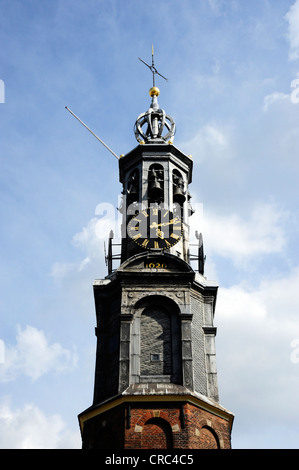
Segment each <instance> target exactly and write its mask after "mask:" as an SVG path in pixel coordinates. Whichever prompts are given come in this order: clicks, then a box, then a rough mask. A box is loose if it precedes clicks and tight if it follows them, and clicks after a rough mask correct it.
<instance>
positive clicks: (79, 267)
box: [51, 203, 121, 281]
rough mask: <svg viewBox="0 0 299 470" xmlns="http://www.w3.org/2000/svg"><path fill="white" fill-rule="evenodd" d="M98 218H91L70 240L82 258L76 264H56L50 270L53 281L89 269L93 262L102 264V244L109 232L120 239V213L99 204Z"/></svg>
mask: <svg viewBox="0 0 299 470" xmlns="http://www.w3.org/2000/svg"><path fill="white" fill-rule="evenodd" d="M95 213H96V215H97V216H100V217H93V218H91V219H90V220H89V221H88V223H87V225H86V226H85V227H83V228H82V230H81V231H80V232H78V233H76V234H75V235H74V236H73V238H72V245H73V246H74V247H76V248H78V249H79V250H80V251H82V252H83V253H84V258H83V259H80V260H79V261H76V262H71V263H70V262H56V263H54V264H53V266H52V269H51V276H52V277H53V278H54V279H55V280H59V281H60V280H62V279H64V278H66V277H67V276H72V275H74V274H75V273H80V272H81V271H84V270H86V268H88V267H91V265H92V264H94V262H96V263H99V261H100V262H101V263H103V262H104V243H106V247H107V241H108V238H109V233H110V231H111V230H113V232H114V239H116V238H119V237H120V227H121V223H120V217H121V215H120V212H119V211H117V208H116V207H114V206H113V205H112V204H111V203H100V204H98V205H97V207H96V209H95Z"/></svg>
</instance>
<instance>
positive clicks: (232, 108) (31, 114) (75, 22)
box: [0, 0, 299, 448]
mask: <svg viewBox="0 0 299 470" xmlns="http://www.w3.org/2000/svg"><path fill="white" fill-rule="evenodd" d="M0 9H1V15H0V45H1V47H0V80H1V82H0V85H2V86H1V88H0V101H1V102H0V165H1V172H0V191H1V198H0V211H1V221H2V223H1V230H0V245H1V263H0V272H1V291H2V292H1V300H0V306H1V329H0V340H1V342H0V344H1V345H2V349H4V353H5V354H4V356H5V357H2V358H1V357H0V359H1V363H0V381H1V392H0V423H1V426H0V448H46V447H48V448H80V445H81V440H80V434H79V427H78V422H77V415H78V413H80V412H81V411H83V410H84V409H86V408H87V407H88V406H89V405H90V404H91V403H92V394H93V379H94V360H95V336H94V326H95V312H94V303H93V291H92V283H93V280H94V279H96V278H103V277H104V276H105V275H106V266H105V262H104V249H103V245H104V240H105V239H106V237H107V235H108V233H109V230H110V228H117V225H116V223H117V221H116V220H115V219H116V214H117V211H116V209H115V208H116V207H117V205H118V196H119V194H120V191H121V186H120V184H119V180H118V163H117V160H116V159H115V158H114V157H113V156H112V155H111V154H110V153H109V152H108V151H107V150H106V149H105V148H104V147H103V146H102V145H101V144H100V143H99V142H98V141H97V140H96V139H95V138H94V137H93V136H92V135H91V134H90V133H88V131H87V130H86V129H84V127H83V126H82V125H80V124H79V123H78V121H76V120H75V119H74V118H73V117H72V116H71V115H70V114H69V113H68V112H67V111H66V110H65V106H68V107H69V108H70V109H71V110H72V111H73V112H74V113H76V114H77V115H78V116H79V117H80V118H81V119H82V120H83V121H84V122H85V123H86V124H87V125H88V126H89V127H90V128H91V129H92V130H93V131H94V132H95V133H96V134H97V135H99V137H100V138H102V139H103V140H104V141H105V142H106V143H107V145H109V146H110V147H111V148H112V150H113V151H114V152H115V153H116V154H117V155H120V154H122V153H127V152H129V151H130V150H131V149H132V148H134V147H135V146H136V145H137V142H136V140H135V138H134V133H133V125H134V122H135V119H136V118H137V116H138V115H139V114H140V113H142V112H144V111H146V110H147V109H148V107H149V103H150V99H149V95H148V89H149V88H150V86H151V74H150V73H149V71H148V69H147V67H145V66H144V65H143V64H142V63H141V62H140V61H139V60H138V57H141V58H143V59H144V60H145V61H150V60H151V46H152V44H154V49H155V63H156V67H157V69H158V70H159V71H160V72H161V73H162V74H163V75H165V76H166V77H167V78H168V82H165V81H164V80H163V79H162V78H157V85H158V86H159V88H160V91H161V93H160V96H159V104H160V107H162V108H163V109H165V111H166V112H167V113H168V114H169V115H171V116H172V117H173V118H174V120H175V122H176V127H177V131H176V136H175V141H174V144H175V145H176V146H177V147H178V148H180V149H181V150H182V151H183V152H184V153H186V154H191V155H192V157H193V160H194V172H193V182H192V184H191V185H190V192H191V194H192V196H193V197H192V203H193V206H194V207H195V208H196V209H197V210H196V212H195V214H194V216H193V217H192V218H193V220H192V229H191V236H192V234H194V231H195V230H200V231H202V232H203V237H204V243H205V252H206V255H207V263H206V276H207V277H208V278H209V279H213V280H214V279H215V280H217V281H218V282H219V285H220V289H219V296H218V300H217V306H216V315H215V325H216V326H217V328H218V331H217V337H216V347H217V365H218V378H219V389H220V402H221V404H222V405H223V406H225V407H226V408H228V409H229V410H230V411H232V412H233V413H234V414H235V422H234V427H233V434H232V445H233V447H234V448H289V447H291V448H297V447H298V442H299V431H298V422H299V411H298V409H299V408H298V398H297V397H298V392H299V362H298V361H299V350H298V348H299V323H298V318H297V317H298V290H299V259H298V244H297V240H298V231H299V225H298V173H299V159H298V145H299V93H298V94H297V93H296V88H297V87H298V86H299V80H298V79H299V0H296V1H295V0H277V1H270V0H268V1H267V0H252V1H250V2H245V1H244V0H243V1H242V0H185V1H184V2H179V1H178V0H171V1H167V0H160V1H156V0H153V1H151V2H150V3H148V2H140V1H137V0H114V1H113V0H105V1H104V0H86V1H85V2H73V1H70V0H51V1H47V0H45V1H43V2H41V1H37V0H31V1H30V0H25V1H24V0H22V1H21V0H19V1H18V0H0ZM297 80H298V81H297ZM292 85H293V86H292ZM104 211H107V212H104ZM0 351H1V348H0ZM2 356H3V355H2Z"/></svg>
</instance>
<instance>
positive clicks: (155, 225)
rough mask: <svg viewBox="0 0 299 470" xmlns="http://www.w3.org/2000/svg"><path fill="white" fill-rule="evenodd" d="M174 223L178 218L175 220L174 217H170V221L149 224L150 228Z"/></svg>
mask: <svg viewBox="0 0 299 470" xmlns="http://www.w3.org/2000/svg"><path fill="white" fill-rule="evenodd" d="M174 223H178V220H177V221H176V220H175V219H171V220H170V222H161V223H160V224H157V222H153V223H152V224H151V225H150V228H157V227H164V226H165V225H171V224H174Z"/></svg>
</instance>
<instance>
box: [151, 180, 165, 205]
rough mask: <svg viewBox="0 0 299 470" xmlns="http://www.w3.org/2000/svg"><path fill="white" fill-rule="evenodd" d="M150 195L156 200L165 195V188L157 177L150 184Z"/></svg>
mask: <svg viewBox="0 0 299 470" xmlns="http://www.w3.org/2000/svg"><path fill="white" fill-rule="evenodd" d="M148 192H149V197H150V198H151V199H153V200H154V201H157V200H158V199H161V197H162V196H163V189H162V188H161V185H160V183H159V181H157V179H155V180H154V181H153V182H152V183H151V184H150V185H149V189H148Z"/></svg>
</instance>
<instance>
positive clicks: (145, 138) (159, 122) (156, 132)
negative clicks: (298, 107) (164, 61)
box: [134, 45, 175, 144]
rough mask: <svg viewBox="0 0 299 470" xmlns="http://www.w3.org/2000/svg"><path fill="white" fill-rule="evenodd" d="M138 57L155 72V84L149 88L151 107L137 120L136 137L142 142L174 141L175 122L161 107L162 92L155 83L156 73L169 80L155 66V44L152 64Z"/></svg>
mask: <svg viewBox="0 0 299 470" xmlns="http://www.w3.org/2000/svg"><path fill="white" fill-rule="evenodd" d="M138 59H139V60H140V61H141V62H142V63H143V64H145V65H146V66H147V67H148V68H149V69H150V71H151V72H152V74H153V86H152V87H151V88H150V90H149V95H150V97H151V98H152V102H151V105H150V108H149V109H148V110H147V111H146V112H145V113H142V114H140V115H139V116H138V118H137V119H136V122H135V128H134V132H135V137H136V140H137V141H138V142H139V143H140V144H144V143H153V141H156V142H168V143H172V141H173V137H174V134H175V122H174V120H173V119H172V117H171V116H168V115H167V114H166V113H165V111H164V109H160V107H159V104H158V96H159V94H160V90H159V88H158V87H157V86H156V84H155V75H159V76H160V77H162V78H163V79H164V80H166V81H168V79H167V78H166V77H164V75H162V74H161V73H160V72H158V70H157V69H156V67H155V60H154V46H153V45H152V65H149V64H147V63H146V62H144V60H142V59H141V58H140V57H138ZM144 125H146V130H145V131H143V129H142V128H143V126H144ZM165 129H167V131H168V132H167V133H166V134H165V133H164V135H163V131H164V130H165Z"/></svg>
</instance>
